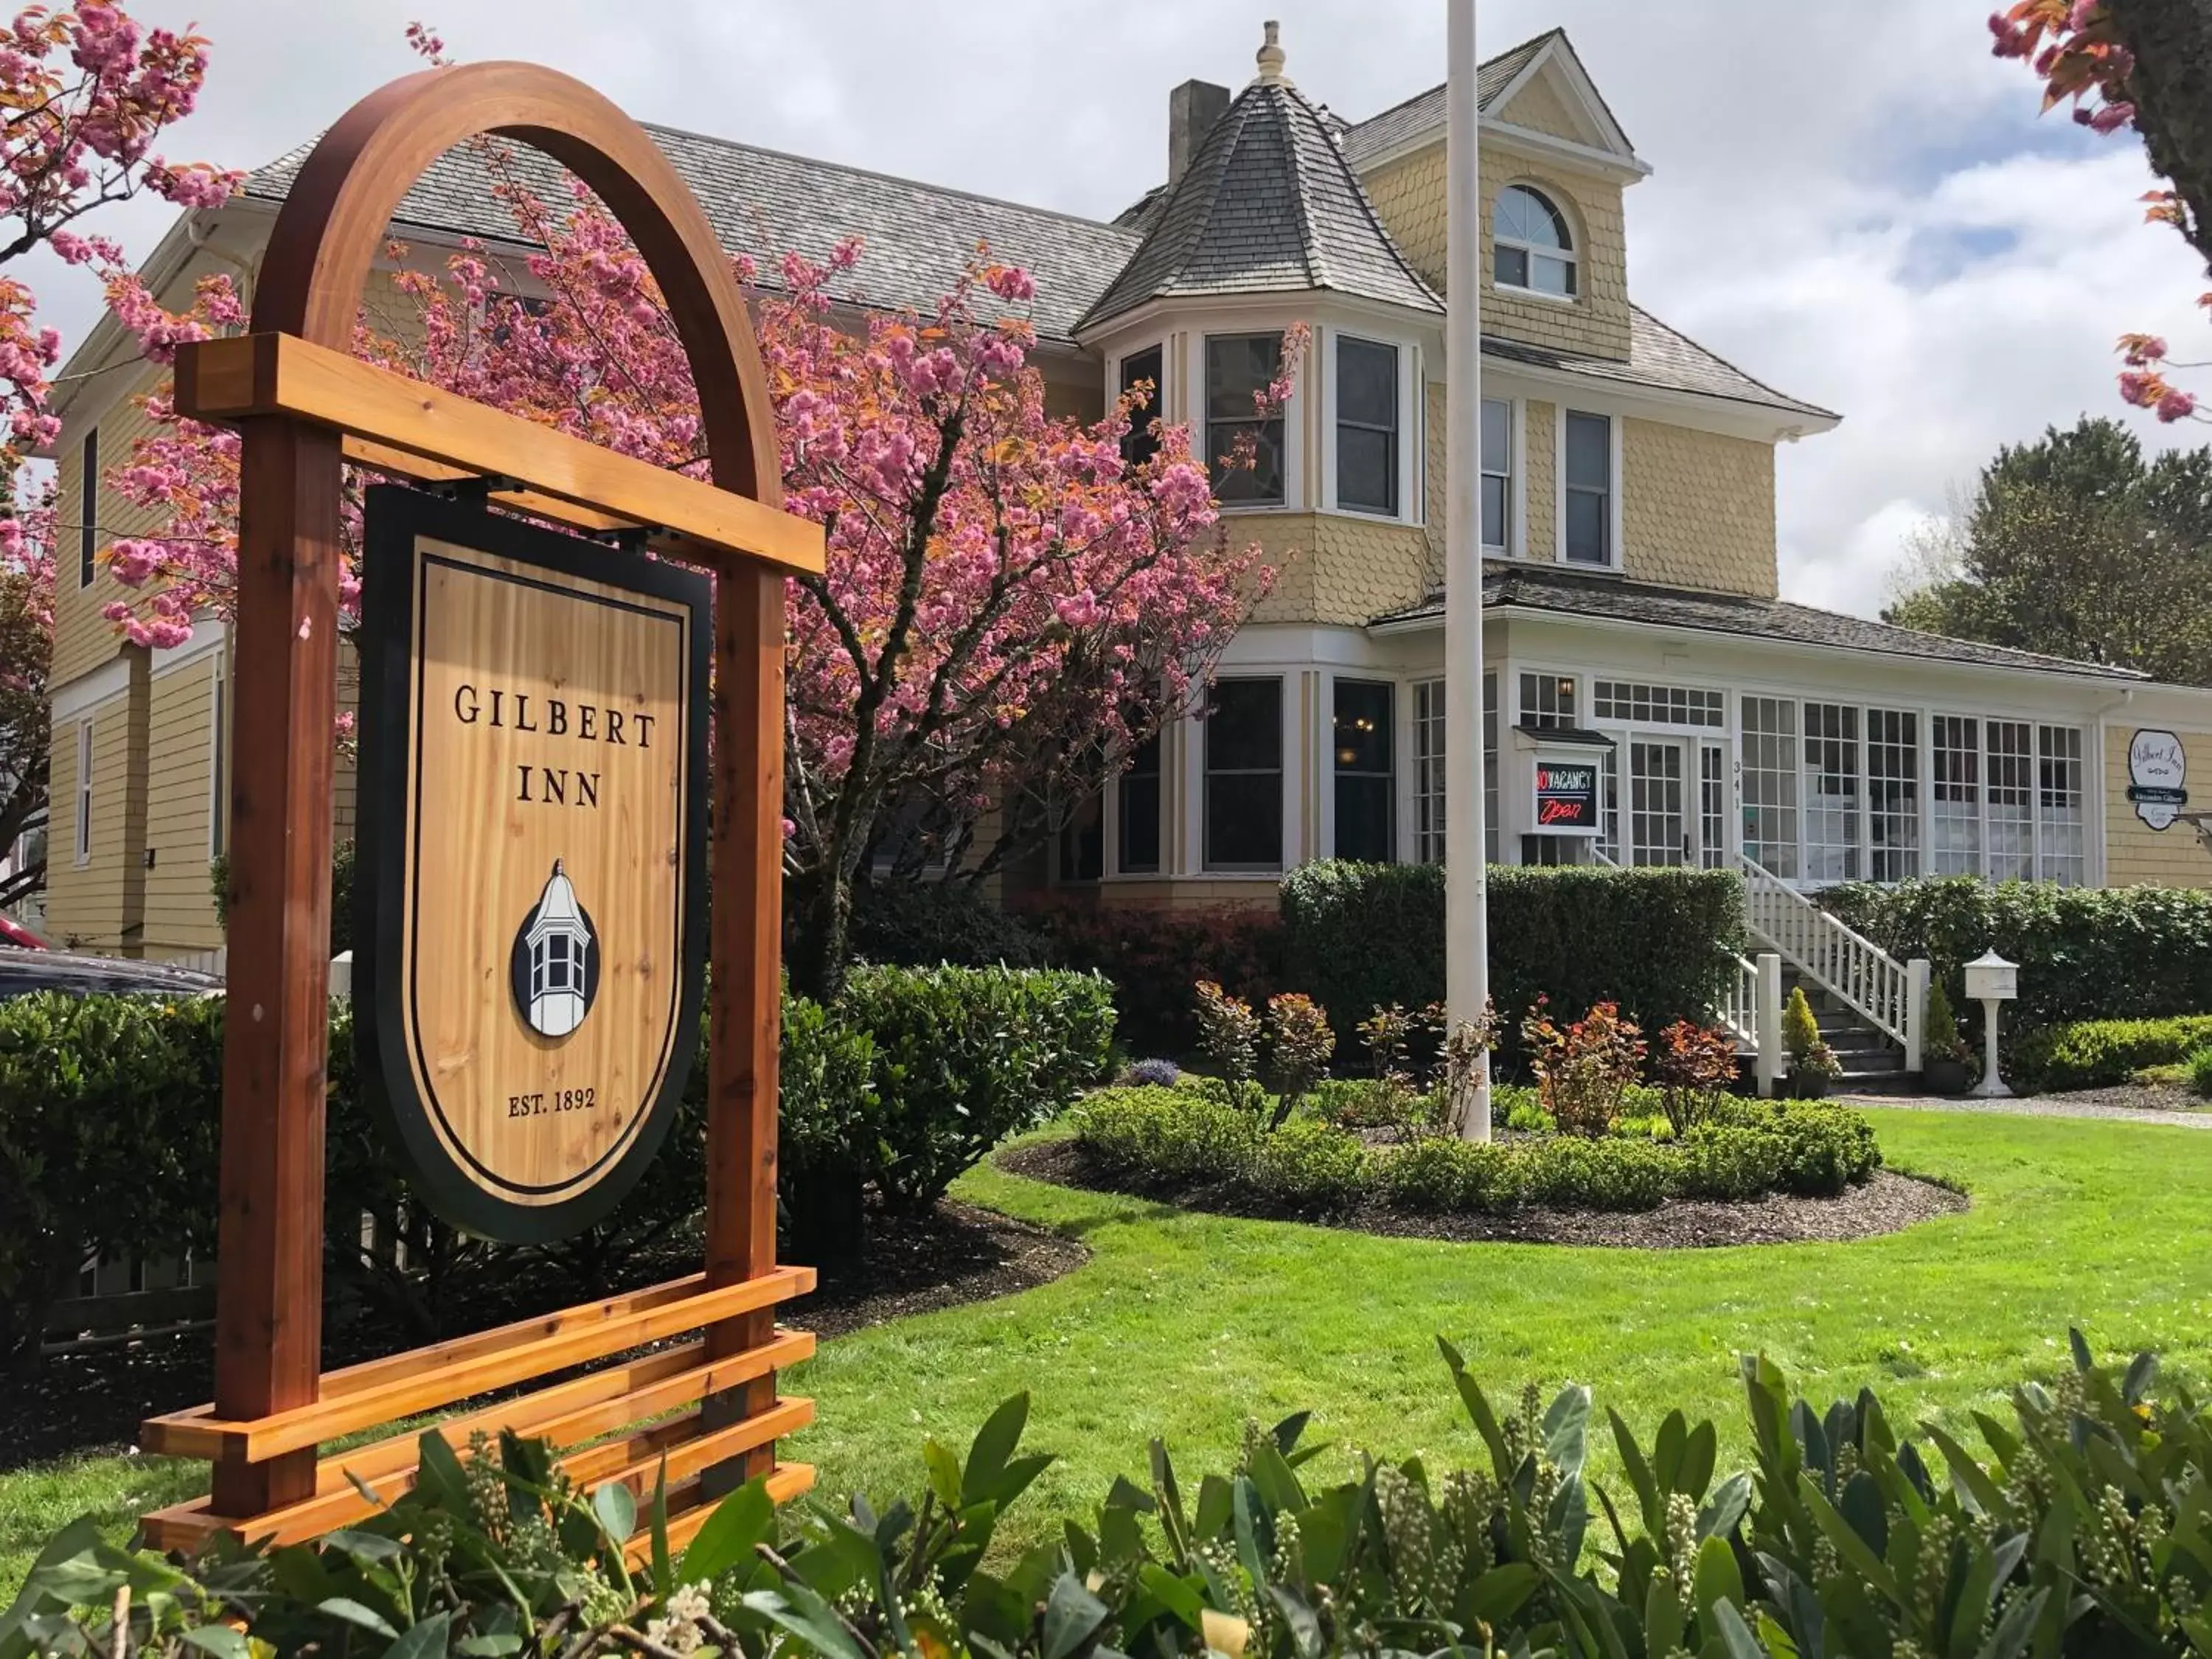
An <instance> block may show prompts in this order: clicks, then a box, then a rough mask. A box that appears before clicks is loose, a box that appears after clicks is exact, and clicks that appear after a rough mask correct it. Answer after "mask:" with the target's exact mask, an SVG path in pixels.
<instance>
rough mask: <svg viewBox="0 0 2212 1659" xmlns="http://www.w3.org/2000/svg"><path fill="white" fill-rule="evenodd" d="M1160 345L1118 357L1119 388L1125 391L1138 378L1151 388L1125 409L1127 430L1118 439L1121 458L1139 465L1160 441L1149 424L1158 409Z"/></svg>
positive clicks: (1156, 415)
mask: <svg viewBox="0 0 2212 1659" xmlns="http://www.w3.org/2000/svg"><path fill="white" fill-rule="evenodd" d="M1160 365H1161V357H1160V349H1159V347H1158V346H1154V347H1152V349H1150V350H1148V351H1136V352H1132V353H1131V354H1130V355H1129V356H1127V357H1124V358H1123V359H1121V390H1122V391H1123V392H1127V391H1128V390H1129V389H1130V388H1131V387H1133V386H1136V385H1138V384H1139V382H1149V383H1150V385H1151V386H1152V390H1151V392H1148V393H1147V394H1146V398H1145V401H1144V402H1143V403H1142V404H1139V405H1137V406H1136V407H1134V408H1133V409H1131V410H1130V411H1129V430H1128V431H1127V433H1126V434H1125V435H1123V436H1122V439H1121V459H1123V460H1125V461H1127V463H1128V464H1129V465H1132V466H1141V465H1144V464H1145V463H1146V461H1149V460H1150V459H1152V457H1153V456H1155V455H1157V454H1158V453H1159V450H1160V441H1159V438H1158V435H1155V434H1154V433H1153V432H1152V430H1151V429H1150V428H1151V426H1152V422H1153V421H1154V420H1155V419H1156V418H1158V415H1159V412H1160Z"/></svg>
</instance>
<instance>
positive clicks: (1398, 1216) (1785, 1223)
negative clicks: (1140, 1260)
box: [997, 1139, 1969, 1250]
mask: <svg viewBox="0 0 2212 1659" xmlns="http://www.w3.org/2000/svg"><path fill="white" fill-rule="evenodd" d="M997 1163H998V1166H999V1167H1000V1169H1002V1170H1006V1171H1008V1172H1009V1173H1010V1174H1013V1175H1018V1176H1028V1177H1030V1179H1031V1180H1035V1181H1048V1182H1054V1183H1055V1184H1056V1185H1059V1186H1063V1187H1079V1188H1086V1189H1088V1190H1090V1191H1093V1192H1112V1193H1123V1194H1132V1195H1133V1196H1137V1197H1144V1198H1158V1199H1164V1200H1171V1201H1173V1202H1174V1203H1176V1204H1178V1205H1181V1206H1183V1207H1184V1208H1186V1209H1193V1210H1205V1211H1209V1212H1213V1213H1215V1214H1219V1215H1236V1216H1245V1217H1249V1218H1255V1219H1259V1220H1277V1221H1311V1222H1316V1223H1319V1224H1321V1225H1326V1226H1332V1227H1346V1228H1351V1229H1353V1230H1355V1231H1359V1232H1366V1233H1376V1234H1380V1235H1383V1236H1384V1237H1398V1238H1436V1239H1448V1240H1454V1241H1466V1242H1468V1243H1475V1242H1481V1241H1494V1242H1501V1243H1522V1244H1583V1245H1598V1246H1605V1247H1610V1248H1614V1249H1638V1250H1650V1249H1717V1248H1720V1247H1723V1246H1727V1245H1733V1244H1792V1243H1808V1242H1811V1241H1816V1240H1817V1241H1826V1242H1830V1243H1837V1242H1841V1241H1844V1240H1849V1239H1855V1238H1873V1237H1878V1236H1879V1235H1881V1234H1883V1233H1893V1232H1899V1231H1902V1230H1903V1229H1905V1228H1906V1227H1910V1226H1911V1225H1914V1224H1915V1223H1917V1222H1922V1221H1927V1220H1929V1219H1932V1218H1935V1217H1936V1216H1941V1215H1955V1214H1957V1213H1959V1212H1960V1211H1963V1210H1965V1209H1966V1208H1968V1207H1969V1206H1968V1204H1967V1201H1966V1196H1965V1195H1964V1194H1960V1193H1957V1192H1954V1191H1953V1190H1952V1189H1951V1188H1948V1187H1941V1186H1938V1185H1936V1183H1935V1182H1931V1181H1922V1180H1919V1179H1917V1178H1916V1177H1914V1176H1903V1175H1899V1174H1897V1173H1896V1172H1895V1171H1893V1170H1876V1171H1875V1173H1874V1175H1873V1176H1871V1177H1870V1178H1869V1179H1868V1180H1867V1181H1866V1182H1863V1184H1861V1185H1859V1186H1856V1187H1850V1188H1846V1189H1845V1190H1844V1193H1843V1194H1841V1195H1840V1196H1838V1197H1834V1198H1802V1197H1799V1196H1797V1195H1796V1194H1790V1193H1770V1194H1766V1195H1765V1196H1764V1197H1761V1198H1752V1199H1668V1200H1664V1201H1662V1203H1661V1204H1660V1205H1659V1206H1658V1207H1657V1208H1656V1209H1650V1210H1640V1211H1629V1212H1620V1211H1608V1210H1592V1209H1579V1208H1568V1207H1553V1206H1537V1205H1526V1206H1522V1207H1520V1208H1518V1209H1515V1210H1509V1211H1504V1212H1498V1213H1494V1214H1478V1215H1468V1214H1437V1213H1434V1212H1424V1211H1418V1210H1409V1209H1402V1208H1400V1207H1398V1206H1394V1205H1390V1204H1387V1203H1379V1202H1375V1201H1371V1200H1369V1201H1359V1202H1355V1203H1353V1204H1352V1205H1349V1206H1346V1207H1344V1208H1341V1209H1337V1210H1329V1211H1316V1210H1315V1209H1313V1208H1312V1207H1311V1206H1300V1205H1296V1204H1292V1203H1289V1202H1285V1201H1283V1200H1273V1201H1270V1200H1265V1199H1261V1198H1258V1197H1256V1196H1255V1195H1254V1194H1251V1193H1249V1192H1248V1191H1245V1190H1243V1188H1239V1187H1238V1186H1237V1185H1236V1184H1234V1183H1231V1182H1167V1181H1159V1182H1131V1181H1127V1180H1119V1179H1116V1178H1115V1176H1113V1175H1112V1174H1111V1173H1110V1172H1109V1171H1108V1170H1104V1169H1102V1168H1101V1167H1099V1165H1098V1163H1097V1160H1095V1159H1093V1158H1090V1157H1089V1156H1087V1155H1086V1154H1085V1152H1084V1150H1083V1148H1082V1147H1081V1146H1079V1144H1078V1143H1077V1142H1076V1141H1074V1140H1073V1139H1054V1140H1044V1141H1032V1142H1030V1143H1029V1144H1027V1145H1025V1146H1016V1147H1012V1148H1010V1149H1009V1150H1007V1151H1006V1152H1001V1153H1000V1154H999V1157H998V1159H997Z"/></svg>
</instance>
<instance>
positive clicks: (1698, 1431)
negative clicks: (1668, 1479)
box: [1674, 1418, 1720, 1498]
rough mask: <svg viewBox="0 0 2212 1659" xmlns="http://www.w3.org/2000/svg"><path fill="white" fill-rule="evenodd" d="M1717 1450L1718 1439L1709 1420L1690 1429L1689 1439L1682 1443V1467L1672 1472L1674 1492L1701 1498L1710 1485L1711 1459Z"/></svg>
mask: <svg viewBox="0 0 2212 1659" xmlns="http://www.w3.org/2000/svg"><path fill="white" fill-rule="evenodd" d="M1719 1448H1720V1438H1719V1437H1718V1436H1717V1434H1715V1433H1714V1431H1713V1425H1712V1419H1711V1418H1708V1419H1705V1421H1704V1422H1702V1423H1700V1424H1699V1425H1698V1426H1697V1427H1696V1428H1694V1429H1692V1430H1691V1431H1690V1437H1689V1438H1688V1439H1687V1440H1686V1441H1684V1442H1683V1443H1682V1466H1681V1468H1679V1469H1677V1470H1675V1472H1674V1490H1675V1491H1676V1492H1687V1493H1688V1494H1689V1495H1690V1496H1691V1497H1692V1498H1703V1497H1704V1496H1705V1488H1706V1487H1707V1486H1711V1484H1712V1479H1713V1459H1714V1457H1715V1456H1716V1455H1717V1453H1718V1451H1719Z"/></svg>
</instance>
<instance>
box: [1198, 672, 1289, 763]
mask: <svg viewBox="0 0 2212 1659" xmlns="http://www.w3.org/2000/svg"><path fill="white" fill-rule="evenodd" d="M1282 696H1283V683H1282V682H1281V681H1280V680H1223V681H1222V682H1221V683H1220V684H1218V685H1216V686H1215V687H1214V688H1213V697H1212V707H1211V708H1210V709H1209V711H1208V713H1207V714H1206V770H1207V771H1209V772H1235V771H1250V770H1255V769H1269V770H1273V771H1280V770H1281V769H1282V765H1283V716H1282Z"/></svg>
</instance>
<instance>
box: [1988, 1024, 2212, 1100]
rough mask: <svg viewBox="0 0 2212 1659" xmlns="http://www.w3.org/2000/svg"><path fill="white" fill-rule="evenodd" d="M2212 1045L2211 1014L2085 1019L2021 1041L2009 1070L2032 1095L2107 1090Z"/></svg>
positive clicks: (2030, 1034) (2016, 1047) (2012, 1079)
mask: <svg viewBox="0 0 2212 1659" xmlns="http://www.w3.org/2000/svg"><path fill="white" fill-rule="evenodd" d="M2208 1044H2212V1014H2191V1015H2182V1016H2178V1017H2174V1018H2166V1019H2085V1020H2077V1021H2075V1022H2073V1023H2072V1024H2065V1025H2055V1026H2050V1027H2046V1028H2045V1030H2040V1031H2034V1032H2031V1033H2029V1034H2028V1035H2027V1036H2024V1037H2022V1038H2021V1039H2020V1041H2019V1042H2017V1043H2016V1044H2015V1046H2014V1048H2013V1050H2012V1057H2011V1061H2010V1064H2009V1066H2008V1071H2009V1073H2010V1077H2011V1081H2012V1082H2013V1083H2014V1085H2015V1086H2017V1087H2019V1088H2021V1089H2022V1090H2025V1091H2028V1092H2030V1093H2042V1092H2045V1091H2051V1092H2063V1091H2065V1090H2069V1089H2109V1088H2112V1087H2115V1086H2117V1085H2120V1084H2123V1083H2125V1082H2127V1081H2128V1079H2130V1078H2132V1077H2133V1076H2134V1075H2135V1074H2136V1073H2137V1072H2139V1071H2142V1070H2143V1069H2144V1068H2145V1067H2147V1066H2173V1065H2178V1064H2179V1063H2180V1062H2181V1061H2182V1060H2186V1059H2187V1058H2188V1057H2189V1056H2190V1054H2192V1053H2194V1052H2195V1051H2196V1050H2197V1049H2198V1048H2204V1047H2206V1046H2207V1045H2208Z"/></svg>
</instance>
